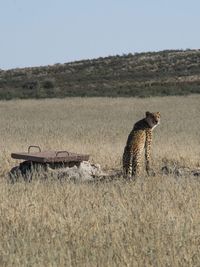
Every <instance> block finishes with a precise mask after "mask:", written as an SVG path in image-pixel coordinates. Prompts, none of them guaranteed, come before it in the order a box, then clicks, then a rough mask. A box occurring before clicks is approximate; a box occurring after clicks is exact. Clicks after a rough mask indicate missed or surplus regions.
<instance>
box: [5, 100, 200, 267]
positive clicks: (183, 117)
mask: <svg viewBox="0 0 200 267" xmlns="http://www.w3.org/2000/svg"><path fill="white" fill-rule="evenodd" d="M146 111H152V112H153V111H160V112H161V124H160V125H159V126H158V127H157V128H156V129H155V130H154V131H153V144H152V166H153V168H154V171H155V172H156V176H155V177H148V176H147V175H146V174H145V172H142V173H141V177H138V178H137V179H136V180H135V181H131V182H127V181H125V180H124V179H123V178H122V177H119V178H118V179H114V180H113V181H104V182H97V183H95V182H94V183H80V182H79V183H76V182H67V181H62V182H60V181H59V180H56V179H51V177H49V179H46V180H44V179H40V178H37V177H35V179H33V180H32V182H30V183H28V182H25V181H23V180H19V181H18V182H16V183H14V184H12V183H10V182H9V179H8V176H7V173H8V171H9V170H10V169H11V168H12V167H13V166H16V165H18V164H19V161H17V160H14V159H11V157H10V154H11V152H19V151H21V152H23V151H27V148H28V146H29V145H39V146H40V147H41V148H42V149H43V150H68V151H72V152H77V153H89V154H90V161H91V162H94V163H99V164H100V165H101V167H102V168H103V170H105V171H108V170H109V171H110V170H113V171H115V170H118V171H120V170H121V158H122V154H123V148H124V146H125V143H126V139H127V136H128V134H129V132H130V131H131V129H132V127H133V124H134V123H135V122H136V121H137V120H139V119H142V118H143V117H144V115H145V112H146ZM0 151H1V157H0V190H1V191H0V235H1V236H0V266H2V267H3V266H8V267H10V266H15V267H17V266H20V267H23V266H31V267H32V266H34V267H35V266H42V267H43V266H48V267H51V266H52V267H53V266H60V267H62V266H87V267H90V266H91V267H93V266H99V267H100V266H104V267H105V266H133V267H134V266H139V267H140V266H142V267H143V266H153V267H155V266H158V267H162V266H169V267H171V266H200V177H194V176H190V175H183V176H180V177H178V176H175V175H173V174H171V175H164V174H163V173H162V172H161V169H162V167H163V166H164V165H165V164H166V162H170V164H174V165H179V166H183V167H189V168H199V167H200V96H199V95H192V96H187V97H185V96H179V97H178V96H175V97H160V98H159V97H154V98H147V99H139V98H89V99H88V98H66V99H59V100H58V99H51V100H11V101H7V102H6V101H5V102H4V101H1V102H0Z"/></svg>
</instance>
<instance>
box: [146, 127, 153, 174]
mask: <svg viewBox="0 0 200 267" xmlns="http://www.w3.org/2000/svg"><path fill="white" fill-rule="evenodd" d="M151 143H152V131H151V130H148V131H147V132H146V142H145V160H146V172H147V174H148V175H149V176H155V172H154V171H153V169H151V167H150V155H151Z"/></svg>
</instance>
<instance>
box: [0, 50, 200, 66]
mask: <svg viewBox="0 0 200 267" xmlns="http://www.w3.org/2000/svg"><path fill="white" fill-rule="evenodd" d="M165 51H169V52H170V51H174V52H187V51H200V48H192V49H190V48H187V49H164V50H159V51H141V52H135V53H132V52H129V53H123V54H121V55H119V54H115V55H107V56H103V57H102V56H99V57H95V58H82V59H77V60H74V61H66V62H62V63H60V62H57V63H53V64H46V65H35V66H24V67H16V68H10V69H1V68H0V70H1V71H9V70H16V69H28V68H43V67H44V68H45V67H52V66H55V65H57V64H59V65H64V64H70V63H76V62H82V61H87V60H98V59H99V58H104V59H106V58H108V57H116V56H119V57H123V56H127V55H129V54H131V55H133V56H134V55H136V54H148V53H162V52H165Z"/></svg>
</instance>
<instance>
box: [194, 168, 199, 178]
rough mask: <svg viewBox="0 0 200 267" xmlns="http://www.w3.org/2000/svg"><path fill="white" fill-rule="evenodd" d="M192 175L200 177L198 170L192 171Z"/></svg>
mask: <svg viewBox="0 0 200 267" xmlns="http://www.w3.org/2000/svg"><path fill="white" fill-rule="evenodd" d="M192 174H193V175H194V176H195V177H200V169H196V170H193V171H192Z"/></svg>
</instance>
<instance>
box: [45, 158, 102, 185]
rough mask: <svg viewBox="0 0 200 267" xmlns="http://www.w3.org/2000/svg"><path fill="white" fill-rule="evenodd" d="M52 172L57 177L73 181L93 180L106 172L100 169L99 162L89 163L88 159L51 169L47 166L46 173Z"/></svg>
mask: <svg viewBox="0 0 200 267" xmlns="http://www.w3.org/2000/svg"><path fill="white" fill-rule="evenodd" d="M48 173H49V174H53V176H57V178H58V179H63V178H67V179H69V180H75V181H93V180H94V179H95V178H100V177H105V176H106V175H107V174H106V173H104V172H103V171H102V170H101V167H100V165H99V164H91V163H90V162H88V161H83V162H81V164H80V166H78V167H77V166H73V167H65V168H59V169H52V168H50V167H48V169H47V175H48Z"/></svg>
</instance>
